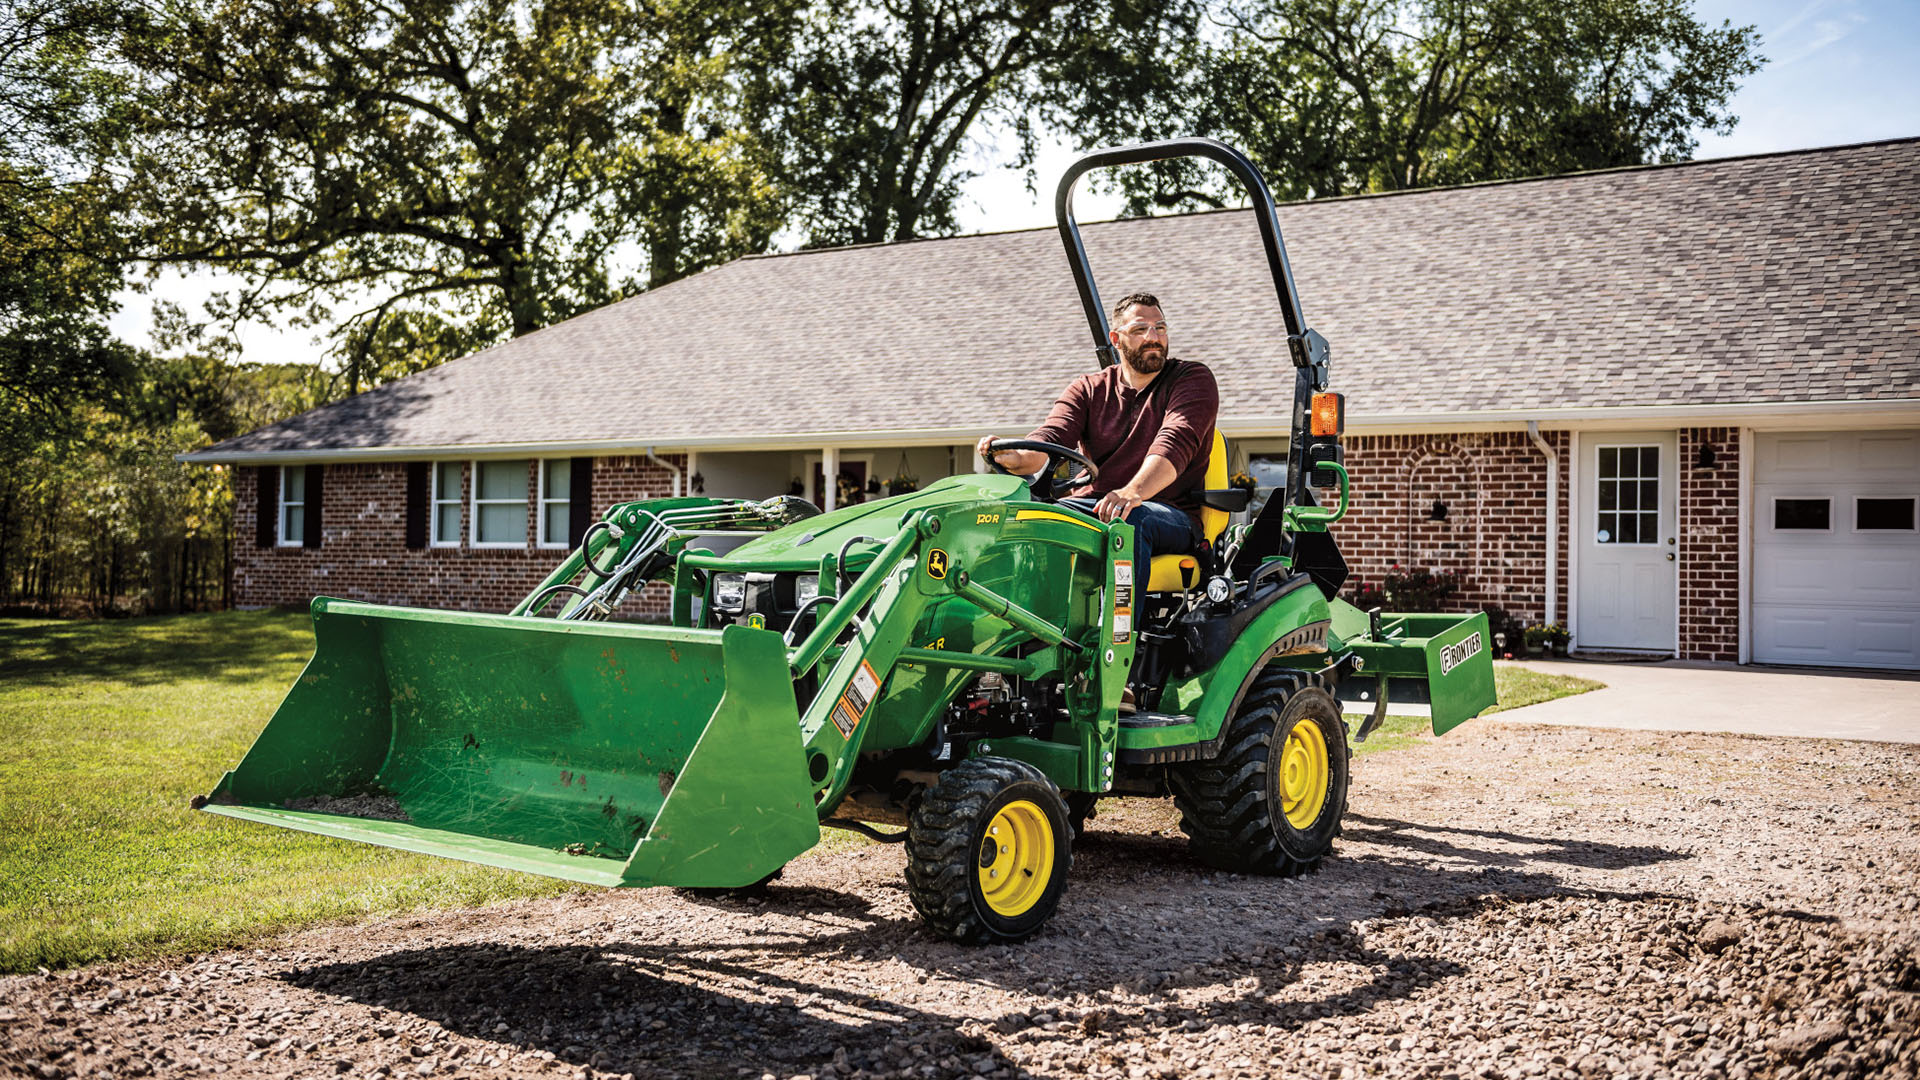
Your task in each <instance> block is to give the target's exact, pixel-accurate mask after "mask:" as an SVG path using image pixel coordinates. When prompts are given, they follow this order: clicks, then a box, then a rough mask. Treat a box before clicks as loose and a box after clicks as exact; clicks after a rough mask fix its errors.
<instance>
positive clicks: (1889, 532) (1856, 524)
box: [1848, 492, 1920, 536]
mask: <svg viewBox="0 0 1920 1080" xmlns="http://www.w3.org/2000/svg"><path fill="white" fill-rule="evenodd" d="M1861 499H1905V500H1907V501H1908V502H1911V503H1913V504H1914V508H1913V527H1912V528H1907V529H1863V528H1861V527H1860V500H1861ZM1848 528H1849V529H1850V530H1851V531H1853V532H1856V533H1861V534H1864V535H1868V536H1898V535H1900V534H1901V533H1910V532H1920V496H1916V495H1904V494H1897V493H1896V494H1891V495H1889V494H1873V493H1871V492H1869V493H1867V494H1865V495H1855V496H1854V497H1853V520H1852V522H1851V523H1850V524H1849V525H1848Z"/></svg>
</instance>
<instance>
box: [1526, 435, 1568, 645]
mask: <svg viewBox="0 0 1920 1080" xmlns="http://www.w3.org/2000/svg"><path fill="white" fill-rule="evenodd" d="M1527 438H1529V439H1532V440H1533V448H1534V449H1535V450H1538V451H1540V454H1541V456H1542V457H1545V458H1546V459H1547V594H1546V595H1547V623H1548V625H1552V624H1553V623H1557V622H1559V621H1560V455H1559V454H1557V453H1555V452H1554V449H1553V444H1551V443H1549V442H1547V440H1545V439H1543V438H1541V437H1540V421H1538V420H1529V421H1527Z"/></svg>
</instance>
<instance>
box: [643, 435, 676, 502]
mask: <svg viewBox="0 0 1920 1080" xmlns="http://www.w3.org/2000/svg"><path fill="white" fill-rule="evenodd" d="M647 460H648V461H651V462H653V463H654V464H655V465H658V466H660V467H661V468H663V469H665V470H667V471H668V472H670V473H672V474H673V497H674V498H676V499H677V498H679V497H680V476H681V473H680V466H678V465H675V464H673V463H672V462H670V461H666V460H663V459H662V458H660V457H658V456H656V455H655V454H654V452H653V447H651V446H649V447H647Z"/></svg>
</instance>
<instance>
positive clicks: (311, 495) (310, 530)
mask: <svg viewBox="0 0 1920 1080" xmlns="http://www.w3.org/2000/svg"><path fill="white" fill-rule="evenodd" d="M326 475H327V467H326V466H325V465H309V466H307V528H306V535H305V536H302V537H301V538H300V546H301V547H310V548H317V547H319V546H320V507H321V506H322V505H323V504H324V503H325V502H326V500H325V498H323V497H322V496H321V493H320V485H321V482H322V481H323V480H325V479H326Z"/></svg>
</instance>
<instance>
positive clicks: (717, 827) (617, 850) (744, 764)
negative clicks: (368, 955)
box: [204, 598, 820, 886]
mask: <svg viewBox="0 0 1920 1080" xmlns="http://www.w3.org/2000/svg"><path fill="white" fill-rule="evenodd" d="M313 616H314V638H315V649H314V656H313V659H312V660H311V661H309V663H308V664H307V668H306V670H305V672H303V673H302V674H301V676H300V679H299V681H298V682H297V683H296V684H295V686H294V688H293V689H292V690H291V691H290V692H289V693H288V694H287V697H286V700H285V701H284V702H283V703H282V704H281V706H280V708H279V710H278V711H276V712H275V713H274V715H273V718H272V719H271V720H269V721H268V723H267V726H266V728H265V730H263V731H262V732H261V733H260V736H259V737H258V739H257V740H256V741H255V742H254V745H253V747H252V749H250V750H249V751H248V752H247V754H246V756H245V758H243V759H242V761H241V762H240V764H239V765H238V766H237V767H235V768H234V770H233V771H232V772H229V773H228V774H227V775H226V776H225V777H224V778H222V779H221V781H220V783H219V785H218V786H217V787H216V788H215V789H214V791H213V792H212V794H211V795H209V796H208V798H207V801H206V803H205V805H204V809H206V810H208V811H209V812H212V813H216V814H224V815H226V816H229V817H237V818H244V819H247V820H252V821H260V822H265V823H267V824H272V825H279V826H283V827H286V828H292V829H300V830H304V831H307V832H314V833H321V834H324V835H329V836H337V837H341V838H344V839H349V840H359V841H362V842H365V843H371V844H379V845H382V846H385V847H393V848H400V849H403V850H408V851H419V852H425V853H428V854H433V855H441V856H445V857H448V858H454V859H462V860H465V861H468V862H475V863H482V864H485V865H489V866H499V867H505V868H509V869H515V870H524V871H529V872H532V873H538V874H545V875H548V876H552V877H559V878H566V879H569V880H573V881H584V882H590V883H593V884H600V885H695V886H733V885H746V884H750V883H752V882H754V881H758V880H759V879H761V878H763V877H765V876H766V875H767V874H769V873H771V872H773V871H774V870H776V869H778V868H779V867H780V866H782V865H784V864H785V863H786V862H787V861H789V860H790V859H792V858H793V857H794V856H796V855H798V854H800V853H801V852H803V851H805V850H807V849H808V848H810V847H812V846H813V845H814V844H815V843H817V842H818V841H819V838H820V829H819V822H818V818H817V815H816V812H815V810H814V805H813V788H812V784H811V783H810V782H809V779H808V775H807V765H806V757H805V753H804V750H803V748H802V745H801V740H800V729H799V715H798V712H797V709H796V707H795V703H794V697H793V683H792V680H791V676H790V675H789V673H788V669H787V657H786V650H785V647H784V644H783V643H782V641H781V639H780V636H779V635H778V634H774V633H771V632H768V631H764V630H753V629H749V628H746V627H738V626H730V627H727V628H725V629H724V630H685V629H677V628H670V627H657V626H638V625H624V624H610V623H572V622H566V623H563V622H558V621H555V620H552V619H532V618H522V617H514V616H506V615H475V614H466V613H458V612H445V611H429V610H421V609H412V608H393V607H381V606H377V605H372V604H359V603H353V602H349V601H342V600H330V599H325V598H322V599H319V600H316V601H314V606H313Z"/></svg>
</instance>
